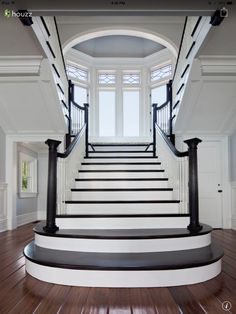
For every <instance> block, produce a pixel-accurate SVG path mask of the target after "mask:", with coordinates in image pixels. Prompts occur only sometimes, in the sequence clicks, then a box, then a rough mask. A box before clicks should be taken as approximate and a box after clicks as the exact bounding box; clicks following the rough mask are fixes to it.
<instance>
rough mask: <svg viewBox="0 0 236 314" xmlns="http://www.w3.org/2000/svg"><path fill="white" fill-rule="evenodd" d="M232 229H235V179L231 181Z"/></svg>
mask: <svg viewBox="0 0 236 314" xmlns="http://www.w3.org/2000/svg"><path fill="white" fill-rule="evenodd" d="M231 208H232V229H234V230H236V181H233V182H231Z"/></svg>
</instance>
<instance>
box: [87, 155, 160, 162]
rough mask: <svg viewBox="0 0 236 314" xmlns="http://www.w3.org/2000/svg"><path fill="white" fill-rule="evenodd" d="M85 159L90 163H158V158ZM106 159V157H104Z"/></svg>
mask: <svg viewBox="0 0 236 314" xmlns="http://www.w3.org/2000/svg"><path fill="white" fill-rule="evenodd" d="M90 157H91V158H84V160H83V162H89V163H100V162H102V163H104V162H105V163H113V162H145V163H149V162H156V161H158V159H157V158H125V157H124V158H115V157H114V158H92V156H90ZM103 157H105V156H103Z"/></svg>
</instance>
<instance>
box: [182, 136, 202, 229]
mask: <svg viewBox="0 0 236 314" xmlns="http://www.w3.org/2000/svg"><path fill="white" fill-rule="evenodd" d="M184 142H185V143H186V144H187V145H188V154H189V213H190V224H189V225H188V230H189V231H191V232H198V231H199V230H201V229H202V226H201V225H200V224H199V200H198V169H197V146H198V144H199V143H201V142H202V141H201V140H200V139H199V138H191V139H189V140H186V141H184Z"/></svg>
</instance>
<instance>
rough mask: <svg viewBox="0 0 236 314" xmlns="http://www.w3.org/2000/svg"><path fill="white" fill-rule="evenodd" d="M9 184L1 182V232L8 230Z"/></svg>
mask: <svg viewBox="0 0 236 314" xmlns="http://www.w3.org/2000/svg"><path fill="white" fill-rule="evenodd" d="M6 216H7V183H5V182H0V232H1V231H4V230H6V229H7V217H6Z"/></svg>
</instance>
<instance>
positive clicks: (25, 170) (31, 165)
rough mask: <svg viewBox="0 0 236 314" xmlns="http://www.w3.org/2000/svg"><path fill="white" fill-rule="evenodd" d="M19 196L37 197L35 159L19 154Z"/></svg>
mask: <svg viewBox="0 0 236 314" xmlns="http://www.w3.org/2000/svg"><path fill="white" fill-rule="evenodd" d="M19 160H20V167H19V172H20V173H19V174H20V175H19V194H20V197H36V196H37V159H36V158H34V157H32V156H30V155H26V154H23V153H20V158H19Z"/></svg>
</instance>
